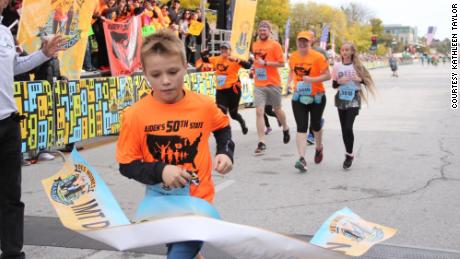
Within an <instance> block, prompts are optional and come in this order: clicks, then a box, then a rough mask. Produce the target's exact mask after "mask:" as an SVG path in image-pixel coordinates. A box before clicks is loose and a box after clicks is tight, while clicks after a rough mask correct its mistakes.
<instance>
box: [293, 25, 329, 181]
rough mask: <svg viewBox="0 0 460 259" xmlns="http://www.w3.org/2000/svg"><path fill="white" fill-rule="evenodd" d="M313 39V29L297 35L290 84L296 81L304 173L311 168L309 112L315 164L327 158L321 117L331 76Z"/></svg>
mask: <svg viewBox="0 0 460 259" xmlns="http://www.w3.org/2000/svg"><path fill="white" fill-rule="evenodd" d="M313 39H314V36H313V34H312V33H311V32H309V31H302V32H300V33H299V34H298V35H297V51H295V52H294V53H292V55H291V56H290V58H289V68H290V72H289V79H288V85H290V84H289V83H290V82H291V81H292V80H294V85H295V87H294V89H295V91H294V93H293V95H292V110H293V112H294V118H295V121H296V124H297V134H296V145H297V151H298V153H299V157H300V158H299V160H298V161H297V162H296V163H295V168H297V169H299V170H300V171H301V172H306V171H307V162H306V161H305V152H306V146H307V143H306V142H305V137H306V135H307V131H308V119H309V115H310V116H311V128H312V130H313V134H314V135H315V142H316V152H315V163H317V164H319V163H321V161H322V160H323V144H322V135H323V134H322V133H323V131H322V129H321V127H322V126H321V118H322V117H323V112H324V108H325V106H326V95H325V94H324V92H325V91H324V85H323V83H322V82H323V81H326V80H329V79H331V75H330V73H329V64H328V62H327V60H326V58H325V57H324V56H323V55H322V54H321V53H320V52H318V51H315V50H314V49H312V47H311V44H312V42H313Z"/></svg>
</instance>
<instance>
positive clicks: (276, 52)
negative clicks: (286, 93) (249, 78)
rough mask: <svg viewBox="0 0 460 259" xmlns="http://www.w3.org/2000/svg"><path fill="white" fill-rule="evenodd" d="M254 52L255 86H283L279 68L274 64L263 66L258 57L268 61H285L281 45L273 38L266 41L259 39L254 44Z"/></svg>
mask: <svg viewBox="0 0 460 259" xmlns="http://www.w3.org/2000/svg"><path fill="white" fill-rule="evenodd" d="M252 52H253V53H254V61H255V62H254V69H255V77H254V85H255V86H258V87H260V86H269V85H271V86H279V87H281V78H280V74H279V72H278V68H277V67H274V66H261V65H259V64H258V62H257V59H258V58H259V57H261V58H262V59H263V60H265V61H267V62H284V58H283V49H282V48H281V45H280V44H279V43H278V42H276V41H274V40H271V39H268V40H266V41H261V40H258V41H256V42H254V43H253V44H252Z"/></svg>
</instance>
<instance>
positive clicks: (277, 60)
mask: <svg viewBox="0 0 460 259" xmlns="http://www.w3.org/2000/svg"><path fill="white" fill-rule="evenodd" d="M258 33H259V39H258V40H257V41H256V42H254V43H253V44H252V52H253V53H254V58H255V61H254V70H255V77H254V85H255V87H254V104H255V106H256V115H257V135H258V136H259V143H258V144H257V149H256V151H255V154H256V155H261V154H263V153H264V152H265V149H266V148H267V146H266V144H265V141H264V138H265V123H264V113H265V105H272V106H273V110H274V112H275V114H276V117H277V118H278V119H279V120H280V122H281V125H282V126H283V142H284V144H287V143H288V142H289V140H290V135H289V127H288V125H287V123H286V115H285V114H284V111H283V109H282V108H281V78H280V74H279V72H278V68H280V67H284V58H283V49H282V48H281V45H280V44H279V43H278V42H276V41H274V40H272V39H270V34H271V25H270V23H269V22H268V21H261V22H260V24H259V29H258Z"/></svg>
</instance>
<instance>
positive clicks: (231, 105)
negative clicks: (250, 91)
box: [216, 87, 246, 127]
mask: <svg viewBox="0 0 460 259" xmlns="http://www.w3.org/2000/svg"><path fill="white" fill-rule="evenodd" d="M233 89H235V90H236V91H237V93H235V92H234V90H233ZM240 98H241V88H240V87H232V88H228V89H223V90H216V103H217V106H218V107H219V108H220V109H221V110H222V112H223V113H224V114H227V110H228V111H229V113H230V117H231V118H232V119H234V120H236V121H238V122H239V123H240V125H241V127H246V123H245V122H244V119H243V117H242V116H241V114H239V113H238V106H239V105H240Z"/></svg>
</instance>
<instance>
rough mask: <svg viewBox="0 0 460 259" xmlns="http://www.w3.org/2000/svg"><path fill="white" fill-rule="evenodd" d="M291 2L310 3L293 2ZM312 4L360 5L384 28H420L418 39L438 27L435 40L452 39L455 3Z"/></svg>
mask: <svg viewBox="0 0 460 259" xmlns="http://www.w3.org/2000/svg"><path fill="white" fill-rule="evenodd" d="M291 2H294V3H299V2H304V3H306V2H308V1H307V0H291ZM312 2H316V3H321V4H327V5H331V6H334V7H340V6H342V5H346V4H348V3H350V2H354V3H359V4H360V5H362V6H364V7H366V8H367V9H369V10H370V11H371V12H372V13H373V14H374V16H375V17H377V18H380V19H381V20H382V21H383V24H401V25H409V26H412V27H417V30H418V36H419V37H421V36H425V35H426V33H427V31H428V26H436V27H437V31H436V35H435V38H437V39H441V40H442V39H444V38H450V34H451V26H450V20H451V5H452V3H454V2H456V1H450V0H436V1H431V0H430V1H411V0H353V1H350V0H314V1H312Z"/></svg>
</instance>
